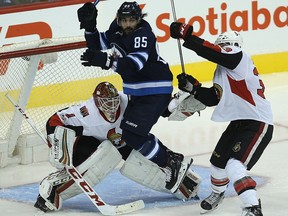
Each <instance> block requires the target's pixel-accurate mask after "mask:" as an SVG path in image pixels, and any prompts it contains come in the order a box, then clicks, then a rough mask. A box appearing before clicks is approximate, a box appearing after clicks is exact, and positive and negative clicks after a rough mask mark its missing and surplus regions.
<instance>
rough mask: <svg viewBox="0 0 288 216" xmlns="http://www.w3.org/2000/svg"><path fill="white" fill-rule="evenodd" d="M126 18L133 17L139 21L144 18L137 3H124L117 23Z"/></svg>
mask: <svg viewBox="0 0 288 216" xmlns="http://www.w3.org/2000/svg"><path fill="white" fill-rule="evenodd" d="M126 17H133V18H135V19H136V20H137V21H140V20H141V19H142V18H143V14H142V10H141V8H140V6H139V5H138V3H137V2H135V1H134V2H124V3H123V4H122V5H121V6H120V8H119V9H118V11H117V21H118V23H119V21H120V20H121V19H123V18H126Z"/></svg>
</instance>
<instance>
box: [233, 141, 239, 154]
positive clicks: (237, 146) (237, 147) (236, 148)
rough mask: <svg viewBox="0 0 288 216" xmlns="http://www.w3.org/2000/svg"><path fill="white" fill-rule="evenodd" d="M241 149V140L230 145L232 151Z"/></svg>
mask: <svg viewBox="0 0 288 216" xmlns="http://www.w3.org/2000/svg"><path fill="white" fill-rule="evenodd" d="M240 149H241V142H237V143H236V144H235V145H234V146H233V147H232V151H233V152H238V151H240Z"/></svg>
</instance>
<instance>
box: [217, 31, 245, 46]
mask: <svg viewBox="0 0 288 216" xmlns="http://www.w3.org/2000/svg"><path fill="white" fill-rule="evenodd" d="M215 44H216V45H219V46H227V45H230V46H237V47H240V48H241V47H242V46H243V38H242V36H241V35H240V33H239V32H237V31H228V32H224V33H222V34H220V35H219V36H218V38H217V39H216V41H215Z"/></svg>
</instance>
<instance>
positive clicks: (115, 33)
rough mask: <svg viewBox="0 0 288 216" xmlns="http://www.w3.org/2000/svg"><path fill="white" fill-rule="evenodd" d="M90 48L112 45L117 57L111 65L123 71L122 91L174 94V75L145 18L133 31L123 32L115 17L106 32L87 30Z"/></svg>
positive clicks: (132, 93) (86, 36)
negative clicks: (160, 52)
mask: <svg viewBox="0 0 288 216" xmlns="http://www.w3.org/2000/svg"><path fill="white" fill-rule="evenodd" d="M85 38H86V41H87V46H88V48H90V49H97V50H107V49H112V53H113V56H114V57H115V59H116V61H115V62H114V64H113V67H112V69H113V70H114V71H115V72H117V73H118V74H120V75H121V77H122V80H123V92H124V93H125V94H127V95H134V96H143V95H153V94H171V93H172V90H173V86H172V80H173V75H172V73H171V71H170V69H169V65H168V63H167V62H165V61H164V60H163V59H162V58H161V57H160V56H159V50H158V44H157V40H156V37H155V35H154V33H153V31H152V28H151V26H150V24H149V23H148V22H147V21H145V20H142V21H141V23H140V24H139V26H138V28H137V29H136V30H135V31H134V32H133V33H131V34H129V35H125V34H123V32H122V30H121V28H120V27H119V26H118V24H117V21H116V19H115V20H114V21H113V22H112V23H111V25H110V27H109V29H108V30H107V31H105V32H98V31H96V32H95V33H93V34H91V33H88V34H85Z"/></svg>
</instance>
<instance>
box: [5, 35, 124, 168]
mask: <svg viewBox="0 0 288 216" xmlns="http://www.w3.org/2000/svg"><path fill="white" fill-rule="evenodd" d="M85 49H86V42H85V39H84V36H79V37H65V38H52V39H42V40H38V41H31V42H25V43H18V44H12V45H7V46H3V47H1V48H0V167H5V166H7V165H8V164H11V163H20V164H29V163H33V162H41V161H45V160H47V159H48V149H47V146H46V145H43V141H42V140H41V139H40V138H39V137H38V136H37V135H36V134H35V132H34V131H33V129H32V128H31V127H30V126H29V124H27V123H26V122H25V121H23V116H22V115H21V113H19V111H18V110H17V109H16V108H15V107H14V106H13V104H11V102H10V101H9V100H8V99H7V97H6V96H5V95H6V94H9V95H10V96H11V97H12V98H13V99H14V101H16V103H17V104H18V105H19V106H20V107H21V108H22V109H23V110H24V111H25V113H27V115H28V116H29V118H31V119H33V121H34V123H35V125H36V126H37V128H38V129H39V130H40V131H42V132H43V133H44V134H45V125H46V122H47V120H48V118H49V117H50V116H51V115H52V114H53V113H55V112H56V111H58V110H59V109H62V108H65V107H67V106H70V105H72V104H76V103H80V102H81V101H84V100H87V99H89V98H90V97H91V96H92V93H93V91H94V89H95V87H96V85H97V84H98V83H99V82H102V81H109V82H111V83H113V85H115V86H116V88H117V89H118V90H122V81H121V77H120V76H119V75H118V74H116V73H115V72H113V71H112V70H108V71H106V70H102V69H101V68H99V67H84V66H82V64H81V61H80V55H81V54H82V53H83V52H84V51H85Z"/></svg>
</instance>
